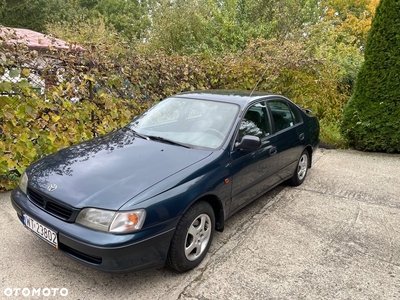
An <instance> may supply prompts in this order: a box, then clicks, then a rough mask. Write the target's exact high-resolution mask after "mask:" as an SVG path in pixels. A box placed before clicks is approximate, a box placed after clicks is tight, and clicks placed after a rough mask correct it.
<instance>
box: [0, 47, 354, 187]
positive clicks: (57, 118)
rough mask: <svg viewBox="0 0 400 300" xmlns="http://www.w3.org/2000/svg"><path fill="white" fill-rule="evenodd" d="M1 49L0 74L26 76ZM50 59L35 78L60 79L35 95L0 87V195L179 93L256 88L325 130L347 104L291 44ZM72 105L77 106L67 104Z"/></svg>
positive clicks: (328, 70) (331, 71) (320, 65)
mask: <svg viewBox="0 0 400 300" xmlns="http://www.w3.org/2000/svg"><path fill="white" fill-rule="evenodd" d="M0 51H1V49H0ZM5 51H9V52H10V51H11V54H10V53H9V52H8V54H7V55H5V54H4V55H3V57H4V56H6V57H7V59H6V60H1V61H2V65H1V68H0V70H3V72H4V70H5V69H6V68H14V69H18V70H19V71H18V73H19V74H21V76H22V77H27V76H28V75H29V70H28V69H26V68H25V67H24V65H26V61H22V60H21V58H24V57H25V58H26V57H30V56H29V55H27V54H26V53H25V54H24V55H22V53H21V51H25V50H21V49H14V50H12V49H11V50H10V49H7V50H4V49H3V53H5ZM12 51H16V53H12ZM0 54H1V53H0ZM15 54H18V55H15ZM53 55H57V57H58V67H57V68H55V67H54V65H51V66H48V67H46V68H45V69H43V70H42V77H43V78H45V79H46V81H47V82H50V81H51V79H53V82H55V80H56V79H57V78H58V79H60V78H62V79H61V80H59V82H58V83H57V84H56V85H54V86H52V87H50V88H49V87H46V89H44V91H43V92H42V93H38V91H37V89H36V90H35V89H32V86H31V85H30V84H28V83H27V81H26V80H21V81H20V82H17V83H9V82H0V106H1V108H2V109H1V111H0V130H1V133H2V134H1V135H0V189H10V188H12V187H14V186H15V185H16V182H17V180H18V178H19V176H20V174H22V172H23V171H24V169H25V168H26V167H27V166H28V165H29V164H30V163H32V162H33V161H35V160H37V159H39V158H41V157H43V156H45V155H48V154H50V153H52V152H54V151H57V150H59V149H61V148H64V147H67V146H69V145H71V144H75V143H79V142H81V141H84V140H87V139H90V138H93V137H95V136H98V135H101V134H104V133H107V132H110V131H112V130H115V129H116V128H119V127H121V126H123V125H125V124H126V123H127V122H128V121H129V120H130V119H131V118H132V117H133V116H134V115H136V114H139V113H141V112H142V111H143V110H145V109H147V108H148V107H150V106H151V105H153V104H154V103H155V102H157V101H159V100H161V99H163V98H165V97H167V96H170V95H172V94H175V93H178V92H182V91H189V90H197V89H245V90H252V89H253V88H254V87H255V86H256V85H257V88H256V89H257V90H262V91H270V92H275V93H280V94H284V95H285V96H287V97H289V98H291V99H292V100H293V101H295V102H297V103H298V104H300V105H302V106H305V107H308V108H310V109H312V110H313V111H314V112H315V113H316V114H317V116H318V117H319V118H320V120H321V122H325V123H327V124H331V123H332V122H336V121H337V120H338V119H339V117H340V115H341V110H342V108H343V105H344V103H345V102H346V99H347V96H346V95H345V94H343V93H340V92H339V91H340V90H343V87H340V86H339V83H338V82H339V81H338V79H337V77H338V76H337V70H336V69H335V68H334V67H333V66H329V65H327V64H326V63H325V62H324V61H321V60H316V59H313V58H312V57H309V55H308V53H307V52H306V51H305V50H304V49H303V48H302V46H301V45H300V44H296V43H278V42H277V41H269V42H267V41H264V40H256V41H254V42H253V43H251V44H250V45H249V46H248V48H247V49H246V50H245V51H244V52H242V53H239V54H235V55H227V56H223V57H218V58H210V57H206V56H205V57H203V56H201V55H196V56H168V55H166V54H165V53H163V52H159V53H156V54H153V55H141V54H134V53H132V52H131V51H127V52H126V53H124V54H123V55H122V54H121V53H119V54H118V55H116V56H113V55H112V54H109V53H107V52H104V51H102V50H99V49H96V48H93V49H91V50H90V51H86V52H83V53H53ZM0 75H1V74H0ZM74 99H80V100H79V101H78V102H77V103H75V104H73V103H72V102H73V100H74ZM71 100H72V101H71ZM329 130H330V129H329ZM327 134H328V135H329V132H328V133H327Z"/></svg>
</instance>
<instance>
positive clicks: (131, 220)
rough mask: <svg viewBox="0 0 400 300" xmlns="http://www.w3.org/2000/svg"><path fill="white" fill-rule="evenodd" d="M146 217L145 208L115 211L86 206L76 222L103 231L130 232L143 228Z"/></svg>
mask: <svg viewBox="0 0 400 300" xmlns="http://www.w3.org/2000/svg"><path fill="white" fill-rule="evenodd" d="M145 218H146V211H145V210H144V209H137V210H133V211H124V212H119V211H118V212H115V211H112V210H103V209H97V208H84V209H82V211H81V212H80V213H79V215H78V217H77V218H76V223H79V224H81V225H83V226H86V227H90V228H93V229H97V230H101V231H108V232H115V233H128V232H132V231H135V230H138V229H140V228H142V226H143V223H144V219H145Z"/></svg>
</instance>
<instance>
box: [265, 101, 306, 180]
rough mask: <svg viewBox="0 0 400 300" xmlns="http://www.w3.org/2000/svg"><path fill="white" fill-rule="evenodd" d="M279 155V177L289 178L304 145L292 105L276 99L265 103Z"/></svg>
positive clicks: (302, 130)
mask: <svg viewBox="0 0 400 300" xmlns="http://www.w3.org/2000/svg"><path fill="white" fill-rule="evenodd" d="M267 105H268V108H269V111H270V114H271V120H272V130H273V134H274V136H276V148H277V151H278V153H279V163H278V169H279V177H280V178H282V179H284V178H288V177H291V176H292V175H293V172H294V170H295V166H296V164H297V160H298V159H299V157H300V155H301V153H302V151H303V149H304V144H305V132H304V124H303V121H302V119H301V115H300V114H299V113H298V111H297V109H296V108H295V107H294V105H293V104H292V103H290V102H289V101H287V100H286V99H284V98H282V99H280V98H276V99H271V100H269V101H268V102H267Z"/></svg>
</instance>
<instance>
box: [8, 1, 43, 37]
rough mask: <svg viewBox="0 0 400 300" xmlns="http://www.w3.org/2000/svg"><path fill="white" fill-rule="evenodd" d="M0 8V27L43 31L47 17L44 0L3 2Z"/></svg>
mask: <svg viewBox="0 0 400 300" xmlns="http://www.w3.org/2000/svg"><path fill="white" fill-rule="evenodd" d="M1 6H2V7H1ZM0 8H1V11H0V17H1V21H0V22H1V25H4V26H9V27H19V28H28V29H33V30H37V31H43V30H44V25H45V22H46V17H47V15H48V3H47V1H46V0H5V1H3V5H0Z"/></svg>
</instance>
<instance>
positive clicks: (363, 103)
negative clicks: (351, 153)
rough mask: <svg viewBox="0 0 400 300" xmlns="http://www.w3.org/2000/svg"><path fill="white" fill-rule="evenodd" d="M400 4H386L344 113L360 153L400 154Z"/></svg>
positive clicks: (378, 15)
mask: <svg viewBox="0 0 400 300" xmlns="http://www.w3.org/2000/svg"><path fill="white" fill-rule="evenodd" d="M398 28H400V2H399V1H396V0H382V1H381V2H380V4H379V5H378V8H377V11H376V16H375V18H374V20H373V22H372V27H371V31H370V35H369V37H368V40H367V44H366V48H365V62H364V64H363V66H362V67H361V70H360V72H359V74H358V79H357V83H356V87H355V91H354V94H353V96H352V97H351V99H350V101H349V103H348V105H347V106H346V108H345V111H344V117H343V128H342V130H343V132H344V134H345V136H346V138H347V139H348V141H349V143H350V145H352V146H354V147H355V148H356V149H359V150H366V151H386V152H400V131H399V130H398V129H399V128H400V77H399V74H400V35H399V33H398Z"/></svg>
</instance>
